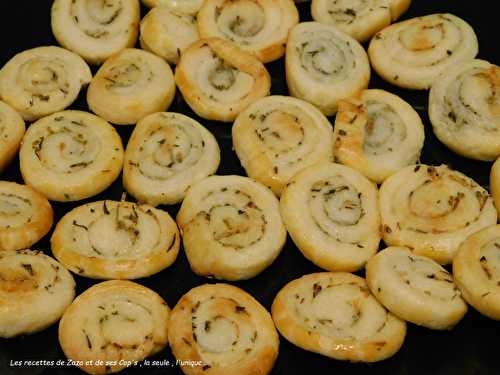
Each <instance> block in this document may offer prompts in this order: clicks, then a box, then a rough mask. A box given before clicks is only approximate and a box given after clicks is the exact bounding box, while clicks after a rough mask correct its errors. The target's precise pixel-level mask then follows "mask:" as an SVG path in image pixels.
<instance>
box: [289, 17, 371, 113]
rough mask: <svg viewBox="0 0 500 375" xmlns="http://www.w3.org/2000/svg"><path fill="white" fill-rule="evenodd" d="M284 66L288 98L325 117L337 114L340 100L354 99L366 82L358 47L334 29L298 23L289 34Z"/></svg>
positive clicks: (362, 52)
mask: <svg viewBox="0 0 500 375" xmlns="http://www.w3.org/2000/svg"><path fill="white" fill-rule="evenodd" d="M285 66H286V82H287V84H288V91H289V92H290V95H292V96H295V97H297V98H300V99H304V100H306V101H308V102H310V103H312V104H314V105H315V106H316V107H318V108H319V109H320V110H321V111H322V112H323V113H324V114H325V115H327V116H330V115H334V114H335V113H336V112H337V103H338V101H339V100H340V99H345V98H349V97H351V96H354V95H356V94H357V93H358V92H360V91H362V90H364V89H365V88H367V87H368V82H369V81H370V64H369V62H368V56H367V55H366V52H365V50H364V49H363V47H362V46H361V44H359V43H358V42H357V41H356V40H355V39H354V38H352V37H350V36H349V35H347V34H344V33H343V32H342V31H340V30H339V29H337V28H336V27H335V26H332V25H325V24H321V23H318V22H302V23H300V24H298V25H297V26H295V27H294V28H293V29H292V30H291V31H290V35H289V37H288V43H287V45H286V58H285Z"/></svg>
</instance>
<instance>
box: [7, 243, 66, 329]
mask: <svg viewBox="0 0 500 375" xmlns="http://www.w3.org/2000/svg"><path fill="white" fill-rule="evenodd" d="M73 298H75V281H74V280H73V277H72V276H71V274H70V273H69V272H68V271H67V270H66V268H64V267H63V266H61V265H60V264H59V263H57V262H56V261H55V260H54V259H52V258H51V257H49V256H47V255H44V254H43V253H42V252H41V251H31V250H7V251H0V306H1V308H0V337H3V338H9V337H14V336H17V335H22V334H29V333H34V332H38V331H41V330H43V329H45V328H47V327H48V326H50V325H52V324H54V323H55V322H57V321H58V320H59V318H60V317H61V315H62V314H63V312H64V310H66V308H67V307H68V306H69V304H70V303H71V301H73Z"/></svg>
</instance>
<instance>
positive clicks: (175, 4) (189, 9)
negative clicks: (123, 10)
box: [142, 0, 205, 16]
mask: <svg viewBox="0 0 500 375" xmlns="http://www.w3.org/2000/svg"><path fill="white" fill-rule="evenodd" d="M204 1H205V0H142V2H143V3H144V5H146V6H147V7H150V8H153V7H160V6H165V7H167V8H170V9H171V10H173V11H176V12H179V13H183V14H189V15H191V16H195V15H196V14H197V13H198V11H199V10H200V8H201V6H202V5H203V2H204Z"/></svg>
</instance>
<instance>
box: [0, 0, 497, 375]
mask: <svg viewBox="0 0 500 375" xmlns="http://www.w3.org/2000/svg"><path fill="white" fill-rule="evenodd" d="M495 2H496V1H487V0H476V1H470V0H460V1H459V0H439V1H438V0H414V2H413V4H412V5H411V7H410V10H409V11H408V12H407V13H406V14H405V15H404V16H403V19H406V18H411V17H415V16H422V15H426V14H431V13H436V12H451V13H454V14H456V15H457V16H459V17H462V18H463V19H465V20H466V21H468V22H469V23H470V24H471V25H472V27H473V28H474V29H475V31H476V33H477V36H478V38H479V42H480V43H479V44H480V52H479V57H480V58H483V59H486V60H488V61H490V62H493V63H496V64H499V63H500V49H499V47H498V37H499V36H500V35H499V34H500V27H499V25H498V16H497V14H498V13H497V12H496V11H495V10H494V8H493V7H492V6H491V5H493V4H494V3H495ZM51 4H52V1H51V0H0V17H1V22H0V38H1V44H0V64H1V65H3V64H4V63H5V62H7V61H8V59H10V58H11V57H12V56H13V55H14V54H15V53H18V52H21V51H23V50H25V49H28V48H33V47H37V46H42V45H51V44H57V43H56V41H55V39H54V37H53V36H52V33H51V30H50V6H51ZM309 4H310V3H304V4H301V5H300V6H299V9H300V14H301V21H306V20H310V19H311V17H310V11H309ZM146 11H147V10H146V9H145V8H142V15H144V14H145V12H146ZM267 68H268V69H269V71H270V73H271V76H272V93H273V94H282V95H286V94H287V89H286V83H285V74H284V62H283V59H281V60H279V61H276V62H274V63H271V64H268V65H267ZM93 70H94V72H95V68H93ZM370 86H371V87H376V88H382V89H386V90H388V91H391V92H393V93H395V94H398V95H400V96H401V97H403V98H404V99H405V100H407V101H408V102H409V103H410V104H411V105H412V106H413V107H414V108H415V109H416V110H417V111H418V112H419V114H420V115H421V117H422V119H423V121H424V123H425V131H426V139H425V145H424V150H423V154H422V158H421V159H422V162H424V163H428V164H440V163H445V164H448V165H450V166H451V167H453V168H455V169H458V170H460V171H462V172H464V173H465V174H467V175H468V176H470V177H472V178H474V179H475V180H476V181H478V182H479V183H480V184H481V185H483V186H485V187H487V186H488V183H489V182H488V176H489V170H490V167H491V163H485V162H476V161H472V160H467V159H464V158H461V157H458V156H457V155H454V154H453V153H451V152H450V151H449V150H447V149H446V148H445V147H444V146H443V145H442V144H440V143H439V142H438V141H437V139H436V138H435V136H434V135H433V133H432V128H431V126H430V123H429V119H428V116H427V111H426V108H427V92H426V91H422V92H417V91H406V90H401V89H398V88H396V87H394V86H391V85H389V84H388V83H386V82H384V81H382V80H381V79H380V78H379V77H377V76H376V75H375V73H373V76H372V82H371V85H370ZM71 108H73V109H81V110H87V106H86V101H85V92H82V94H81V95H80V96H79V98H78V100H77V101H76V102H75V103H74V104H73V105H72V106H71ZM169 110H170V111H175V112H181V113H184V114H187V115H188V116H191V117H193V118H196V119H198V118H197V117H196V116H195V115H194V113H193V112H192V111H191V109H190V108H189V107H188V106H187V105H186V103H185V102H184V101H183V99H182V97H181V96H180V94H179V93H177V95H176V97H175V100H174V103H173V104H172V106H171V107H170V109H169ZM198 120H199V121H200V122H201V123H202V124H204V125H206V127H207V128H208V129H209V130H210V131H212V132H213V134H214V135H215V136H216V138H217V140H218V142H219V145H220V146H221V149H222V162H221V165H220V167H219V170H218V174H240V175H244V170H243V169H242V168H241V166H240V163H239V161H238V159H237V157H236V154H235V153H234V151H233V150H232V145H231V125H230V124H221V123H216V122H210V121H205V120H200V119H198ZM330 120H331V122H332V124H333V121H334V118H331V119H330ZM131 131H132V127H118V132H119V133H120V135H121V137H122V139H123V143H124V145H126V143H127V140H128V138H129V136H130V133H131ZM18 165H19V161H18V160H17V159H16V160H14V161H13V163H12V165H11V167H10V168H8V169H7V170H6V171H5V172H4V173H3V175H2V176H1V179H3V180H10V181H17V182H22V178H21V175H20V172H19V166H18ZM122 192H123V188H122V185H121V179H118V180H117V181H116V182H115V183H114V184H113V185H112V186H111V187H110V188H109V189H107V190H106V191H105V192H104V193H102V194H100V195H99V196H96V197H93V198H91V199H88V200H86V201H80V202H77V203H73V204H71V203H65V204H60V203H53V207H54V210H55V220H56V221H57V220H58V219H59V218H61V216H62V215H63V214H64V213H66V212H68V211H69V210H70V209H72V208H73V207H76V206H78V205H81V204H83V203H87V202H90V201H94V200H99V199H104V198H107V199H115V200H119V199H120V197H121V195H122ZM162 208H164V209H166V210H167V211H168V212H169V213H170V214H171V215H175V214H176V213H177V210H178V208H179V206H170V207H162ZM49 238H50V233H49V235H47V236H46V237H45V238H44V239H42V240H41V241H40V242H39V243H38V244H36V245H34V246H33V247H32V248H34V249H42V250H44V251H45V252H46V253H47V254H51V252H50V245H49ZM316 271H320V269H319V268H317V267H316V266H314V265H313V264H312V263H310V262H309V261H307V260H306V259H305V258H304V257H303V256H302V255H301V253H300V252H299V251H298V250H297V248H296V247H295V246H294V244H293V243H292V241H291V240H290V238H288V240H287V243H286V246H285V248H284V249H283V252H282V253H281V255H280V256H279V257H278V259H277V260H276V261H275V262H274V263H273V264H272V265H271V266H270V267H269V268H268V269H267V270H265V271H264V272H263V273H262V274H260V275H259V276H257V277H255V278H253V279H252V280H249V281H243V282H236V283H234V284H235V285H237V286H239V287H241V288H243V289H245V290H246V291H248V292H250V293H251V294H252V295H253V296H254V297H256V298H257V299H258V300H259V301H260V302H261V303H262V304H263V305H264V306H265V307H266V308H268V309H270V307H271V303H272V300H273V298H274V296H275V295H276V293H277V292H278V290H279V289H280V288H281V287H283V286H284V285H285V284H286V283H287V282H288V281H290V280H292V279H295V278H297V277H299V276H301V275H304V274H307V273H311V272H316ZM361 275H362V273H361ZM75 279H76V282H77V293H78V294H79V293H81V292H82V291H84V290H85V289H87V288H88V287H90V286H91V285H93V284H94V283H95V282H96V281H93V280H90V279H85V278H82V277H79V276H75ZM137 281H138V282H139V283H141V284H143V285H145V286H147V287H150V288H152V289H153V290H155V291H157V292H158V293H159V294H160V295H161V296H162V297H163V298H165V300H166V301H167V302H168V304H169V305H170V306H171V307H173V306H174V305H175V303H176V302H177V301H178V300H179V298H180V297H181V296H182V295H183V294H184V293H186V292H187V291H188V290H190V289H191V288H193V287H195V286H197V285H200V284H203V283H206V282H212V281H209V280H207V279H204V278H201V277H197V276H196V275H194V274H193V273H192V272H191V271H190V269H189V265H188V262H187V260H186V257H185V255H184V253H183V252H182V251H181V252H180V254H179V257H178V259H177V260H176V262H175V263H174V264H173V265H172V266H171V267H170V268H168V269H166V270H164V271H162V272H160V273H159V274H157V275H155V276H152V277H149V278H146V279H141V280H137ZM499 337H500V326H499V324H498V323H497V322H495V321H493V320H489V319H487V318H485V317H483V316H481V315H480V314H478V313H477V312H476V311H474V310H473V309H472V308H471V309H469V312H468V313H467V315H466V316H465V318H464V319H463V320H462V321H461V322H460V323H459V324H458V325H457V326H456V327H455V328H454V329H453V330H452V331H445V332H437V331H431V330H428V329H425V328H420V327H416V326H414V325H412V324H409V328H408V334H407V337H406V340H405V343H404V344H403V347H402V348H401V350H400V351H399V352H398V353H397V354H396V355H395V356H394V357H393V358H391V359H389V360H386V361H384V362H380V363H376V364H371V365H367V364H352V363H347V362H341V361H336V360H333V359H329V358H326V357H322V356H320V355H317V354H313V353H309V352H306V351H304V350H301V349H299V348H297V347H295V346H294V345H292V344H290V343H289V342H287V341H286V340H285V339H284V338H281V344H280V353H279V357H278V360H277V362H276V365H275V368H274V370H273V374H274V375H278V374H279V375H295V374H297V375H298V374H305V373H308V372H309V373H310V374H311V373H316V372H317V373H329V374H364V373H370V374H388V373H390V374H394V375H398V374H401V375H403V374H405V375H406V374H440V375H448V374H449V375H456V374H468V375H469V374H470V375H472V374H481V375H486V374H500V358H499V357H500V356H499V355H498V347H497V342H498V341H497V340H498V338H499ZM64 358H65V357H64V354H63V352H62V350H61V348H60V347H59V344H58V340H57V324H55V325H53V326H52V327H50V328H48V329H46V330H45V331H43V332H40V333H37V334H34V335H31V336H25V337H19V338H15V339H10V340H0V375H11V374H13V375H32V374H43V375H71V374H81V371H80V370H78V369H76V368H71V367H43V366H37V367H29V366H22V367H15V366H11V364H10V363H11V361H14V360H37V359H41V360H58V359H64ZM155 359H168V360H170V361H171V362H175V359H174V358H173V356H172V354H171V352H170V349H168V348H167V349H165V350H164V351H162V352H161V353H159V354H158V355H156V356H155ZM145 373H147V374H149V375H157V374H167V375H170V374H182V372H181V370H180V369H179V368H178V367H177V366H175V365H173V366H170V367H166V366H162V367H147V368H145V367H135V368H131V369H127V370H124V371H123V372H121V374H124V375H129V374H145Z"/></svg>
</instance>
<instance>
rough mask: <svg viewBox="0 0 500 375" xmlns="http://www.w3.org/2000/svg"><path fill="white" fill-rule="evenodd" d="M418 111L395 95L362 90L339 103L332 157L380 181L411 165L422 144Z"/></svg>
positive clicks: (420, 121) (417, 156)
mask: <svg viewBox="0 0 500 375" xmlns="http://www.w3.org/2000/svg"><path fill="white" fill-rule="evenodd" d="M424 138H425V132H424V125H423V124H422V120H421V119H420V117H419V115H418V113H417V112H416V111H415V110H414V109H413V108H412V107H411V105H409V104H408V103H407V102H405V101H404V100H403V99H401V98H399V97H398V96H396V95H394V94H391V93H389V92H387V91H383V90H365V91H363V92H361V93H360V95H359V96H356V97H352V98H350V99H346V100H342V101H340V102H339V111H338V113H337V117H336V118H335V147H334V154H335V159H336V160H337V161H338V162H340V163H342V164H345V165H348V166H350V167H352V168H354V169H357V170H358V171H360V172H361V173H363V174H364V175H365V176H366V177H368V178H369V179H370V180H372V181H374V182H376V183H382V182H383V181H384V180H385V179H386V178H387V177H389V176H390V175H391V174H393V173H395V172H397V171H398V170H400V169H401V168H403V167H406V166H407V165H410V164H415V163H416V162H417V160H418V159H419V158H420V152H421V151H422V147H423V145H424Z"/></svg>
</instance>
